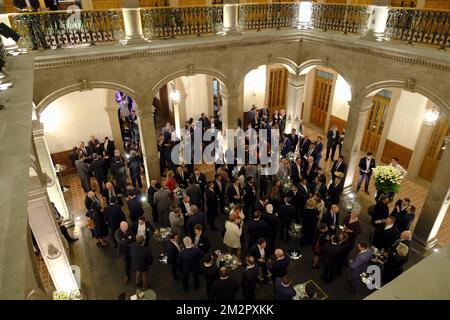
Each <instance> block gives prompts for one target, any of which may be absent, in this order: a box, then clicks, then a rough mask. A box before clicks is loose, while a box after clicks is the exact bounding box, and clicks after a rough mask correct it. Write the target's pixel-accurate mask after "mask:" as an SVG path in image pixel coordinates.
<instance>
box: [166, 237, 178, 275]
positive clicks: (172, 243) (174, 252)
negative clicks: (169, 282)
mask: <svg viewBox="0 0 450 320" xmlns="http://www.w3.org/2000/svg"><path fill="white" fill-rule="evenodd" d="M179 239H180V237H179V235H178V233H172V234H171V235H170V237H169V241H168V242H167V263H168V264H169V265H170V266H171V267H170V273H172V277H173V279H174V280H177V279H178V270H179V269H180V265H179V263H178V255H179V254H180V252H181V246H180V244H179V243H178V241H179Z"/></svg>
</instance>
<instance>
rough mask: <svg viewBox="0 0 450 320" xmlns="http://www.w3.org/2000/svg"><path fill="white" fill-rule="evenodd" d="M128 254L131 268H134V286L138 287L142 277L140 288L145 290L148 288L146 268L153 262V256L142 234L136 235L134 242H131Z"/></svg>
mask: <svg viewBox="0 0 450 320" xmlns="http://www.w3.org/2000/svg"><path fill="white" fill-rule="evenodd" d="M130 256H131V258H132V262H133V263H132V264H133V268H134V269H135V270H136V287H137V288H139V286H140V284H141V279H142V290H147V289H148V288H149V280H148V269H149V268H150V266H151V265H152V264H153V256H152V254H151V252H150V250H149V248H148V247H147V246H146V245H145V239H144V238H143V237H142V236H138V237H137V238H136V243H132V244H131V246H130Z"/></svg>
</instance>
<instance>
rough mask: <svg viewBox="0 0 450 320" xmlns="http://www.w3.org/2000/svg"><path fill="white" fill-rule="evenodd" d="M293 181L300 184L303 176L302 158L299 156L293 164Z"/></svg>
mask: <svg viewBox="0 0 450 320" xmlns="http://www.w3.org/2000/svg"><path fill="white" fill-rule="evenodd" d="M291 177H292V183H294V184H299V183H300V181H301V178H302V158H300V157H297V158H296V159H295V163H294V164H292V166H291Z"/></svg>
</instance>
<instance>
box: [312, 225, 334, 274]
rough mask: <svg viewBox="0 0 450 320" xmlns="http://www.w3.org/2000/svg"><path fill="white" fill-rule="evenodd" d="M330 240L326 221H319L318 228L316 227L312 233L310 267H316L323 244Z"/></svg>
mask: <svg viewBox="0 0 450 320" xmlns="http://www.w3.org/2000/svg"><path fill="white" fill-rule="evenodd" d="M329 240H330V236H329V235H328V226H327V224H326V223H321V224H320V225H319V228H318V229H316V233H315V234H314V240H313V246H312V252H313V260H312V268H313V269H316V268H318V267H317V264H318V263H319V258H320V256H321V254H322V248H323V246H324V245H325V244H326V243H328V241H329Z"/></svg>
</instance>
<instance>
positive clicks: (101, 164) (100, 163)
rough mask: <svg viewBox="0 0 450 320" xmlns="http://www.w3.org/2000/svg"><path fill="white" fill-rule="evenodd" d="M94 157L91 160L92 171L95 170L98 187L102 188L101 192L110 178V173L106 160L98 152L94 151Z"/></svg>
mask: <svg viewBox="0 0 450 320" xmlns="http://www.w3.org/2000/svg"><path fill="white" fill-rule="evenodd" d="M92 158H93V159H94V160H93V161H92V162H91V166H90V168H91V172H94V176H95V179H96V180H97V184H98V187H99V189H100V193H102V192H103V184H106V182H107V180H108V174H107V169H106V164H105V161H104V160H103V159H102V158H101V157H100V156H99V155H98V154H97V153H94V154H93V155H92Z"/></svg>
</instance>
